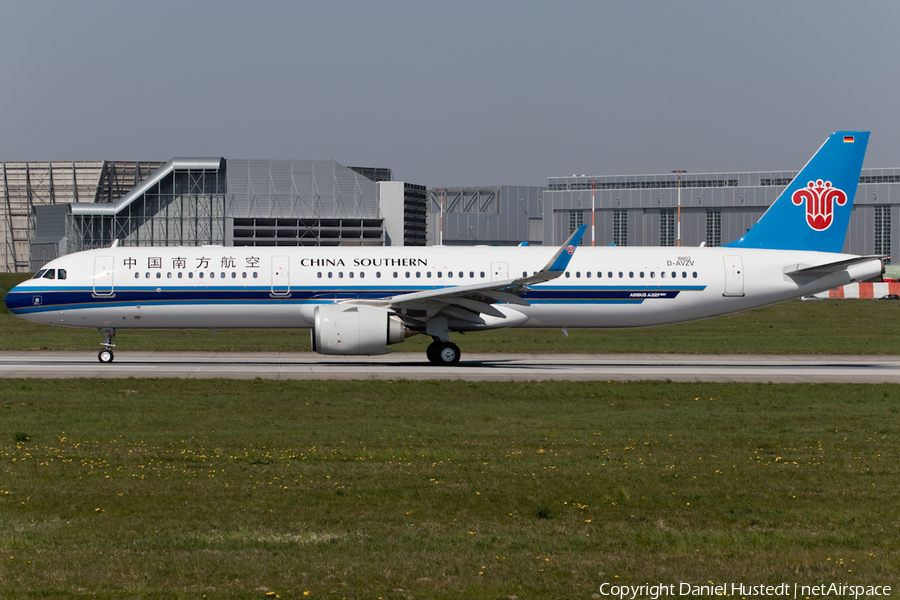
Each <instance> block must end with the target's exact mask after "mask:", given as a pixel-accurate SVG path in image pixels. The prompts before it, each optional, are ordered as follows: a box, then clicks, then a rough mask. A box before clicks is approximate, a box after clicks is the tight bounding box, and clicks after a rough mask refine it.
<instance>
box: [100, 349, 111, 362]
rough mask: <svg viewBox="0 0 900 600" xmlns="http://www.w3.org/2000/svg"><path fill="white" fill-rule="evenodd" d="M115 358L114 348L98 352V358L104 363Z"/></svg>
mask: <svg viewBox="0 0 900 600" xmlns="http://www.w3.org/2000/svg"><path fill="white" fill-rule="evenodd" d="M113 358H115V355H114V354H113V351H112V350H101V351H100V353H99V354H97V359H98V360H99V361H100V362H102V363H111V362H112V361H113Z"/></svg>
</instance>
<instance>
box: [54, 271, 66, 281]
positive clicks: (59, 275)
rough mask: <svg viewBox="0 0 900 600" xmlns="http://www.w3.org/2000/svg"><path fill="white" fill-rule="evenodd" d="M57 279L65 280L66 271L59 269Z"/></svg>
mask: <svg viewBox="0 0 900 600" xmlns="http://www.w3.org/2000/svg"><path fill="white" fill-rule="evenodd" d="M56 278H57V279H65V278H66V270H65V269H57V271H56Z"/></svg>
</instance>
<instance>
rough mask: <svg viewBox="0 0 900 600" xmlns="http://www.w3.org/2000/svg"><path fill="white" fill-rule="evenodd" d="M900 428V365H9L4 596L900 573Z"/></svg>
mask: <svg viewBox="0 0 900 600" xmlns="http://www.w3.org/2000/svg"><path fill="white" fill-rule="evenodd" d="M898 434H900V387H898V386H892V385H847V386H838V385H755V384H754V385H737V384H666V383H612V384H600V383H465V382H270V381H215V380H213V381H202V382H201V381H190V380H188V381H182V380H179V381H167V380H159V381H150V380H120V381H99V380H98V381H81V380H77V381H44V380H3V381H0V597H3V598H23V599H28V598H59V599H69V598H79V599H80V598H109V599H113V598H115V599H117V600H118V599H121V598H202V597H204V596H205V597H207V598H221V599H228V598H266V597H267V594H268V593H270V592H271V593H272V594H273V596H268V597H274V595H277V596H278V597H280V598H303V597H311V598H329V599H331V598H335V599H337V598H373V599H374V598H384V599H401V598H403V599H406V598H410V597H413V598H437V599H442V598H484V599H494V598H509V597H513V596H515V597H518V598H522V599H525V598H591V597H593V595H594V594H598V593H599V589H600V585H601V584H603V583H605V582H611V583H616V584H621V583H630V584H643V583H646V582H651V583H655V582H661V583H665V584H677V583H679V582H681V581H686V582H691V583H694V584H697V585H699V584H705V583H707V582H708V581H710V580H712V581H714V582H717V583H730V582H743V583H746V584H757V585H758V584H771V585H776V584H778V583H781V582H790V583H792V584H793V583H795V582H796V583H800V584H804V585H815V584H819V583H822V582H825V583H830V582H843V583H848V584H866V585H875V584H879V585H894V586H895V587H894V589H895V590H896V589H897V588H896V586H898V585H900V575H898V573H900V548H898V546H897V539H898V534H900V531H898V528H900V507H898V503H897V498H896V491H897V489H900V470H898V469H897V461H898V458H900V436H898ZM306 592H309V595H308V596H305V595H304V593H306Z"/></svg>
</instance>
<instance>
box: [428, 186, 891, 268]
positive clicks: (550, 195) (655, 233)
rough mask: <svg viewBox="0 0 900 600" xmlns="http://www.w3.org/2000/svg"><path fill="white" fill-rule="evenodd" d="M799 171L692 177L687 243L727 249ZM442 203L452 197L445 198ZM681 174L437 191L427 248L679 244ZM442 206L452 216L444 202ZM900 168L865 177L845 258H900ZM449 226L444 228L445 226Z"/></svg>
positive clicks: (686, 198)
mask: <svg viewBox="0 0 900 600" xmlns="http://www.w3.org/2000/svg"><path fill="white" fill-rule="evenodd" d="M797 173H798V171H777V172H749V173H683V174H681V176H680V186H681V238H682V239H681V243H682V245H684V246H699V245H700V244H701V243H705V244H706V245H707V246H719V245H721V244H724V243H728V242H730V241H732V240H735V239H737V238H739V237H740V236H741V235H743V234H744V233H745V232H746V231H747V230H748V229H749V228H750V227H751V226H752V225H753V224H754V223H755V222H756V221H757V220H759V218H760V217H761V216H762V214H763V213H764V212H765V211H766V209H767V208H768V207H769V206H770V205H771V204H772V202H774V201H775V199H776V198H777V197H778V195H779V194H780V193H781V192H782V191H783V190H784V188H785V187H786V186H787V184H788V183H790V181H791V180H792V179H793V178H794V177H795V176H796V175H797ZM441 195H443V198H441ZM678 196H679V176H678V175H677V174H675V173H666V174H660V175H621V176H609V175H606V176H596V177H589V176H585V175H580V176H577V175H573V176H571V177H550V178H548V185H547V187H546V188H523V187H486V188H452V189H444V190H441V189H435V188H432V189H429V191H428V211H429V215H428V223H429V232H428V242H429V243H438V240H437V238H438V236H439V235H442V237H443V243H444V244H447V245H452V244H494V245H508V244H518V243H520V242H523V241H528V242H529V243H530V244H541V243H543V244H548V245H551V244H552V245H557V244H561V243H562V242H563V241H564V240H565V239H566V237H567V236H568V235H569V233H571V232H572V231H574V230H575V228H576V227H578V226H579V225H582V224H587V225H590V223H591V212H592V207H593V213H594V227H593V231H591V230H590V228H589V231H588V233H587V235H586V236H585V238H584V240H583V242H582V243H584V244H591V243H592V242H593V243H594V244H595V245H610V244H615V245H617V246H675V245H677V230H678V227H677V220H678V204H679V202H678ZM441 201H443V206H444V208H443V218H442V219H441V218H440V216H439V215H440V214H441V208H440V203H441ZM898 220H900V169H863V170H862V173H861V175H860V179H859V187H858V188H857V191H856V199H855V201H854V205H853V212H852V213H851V217H850V227H849V230H848V234H847V240H846V242H845V244H844V251H845V252H850V253H853V254H861V255H866V254H883V255H900V254H898V253H900V238H898V236H894V235H893V234H892V224H893V223H897V222H898ZM441 223H442V227H441Z"/></svg>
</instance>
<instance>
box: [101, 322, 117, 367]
mask: <svg viewBox="0 0 900 600" xmlns="http://www.w3.org/2000/svg"><path fill="white" fill-rule="evenodd" d="M103 334H104V335H105V336H106V341H105V342H100V345H101V346H103V350H101V351H100V353H99V354H97V358H98V359H99V360H100V362H102V363H111V362H112V361H113V358H115V355H114V354H113V351H112V349H113V348H115V347H116V344H115V343H114V341H113V340H114V339H115V337H116V330H115V329H114V328H112V327H107V328H106V329H104V330H103Z"/></svg>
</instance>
